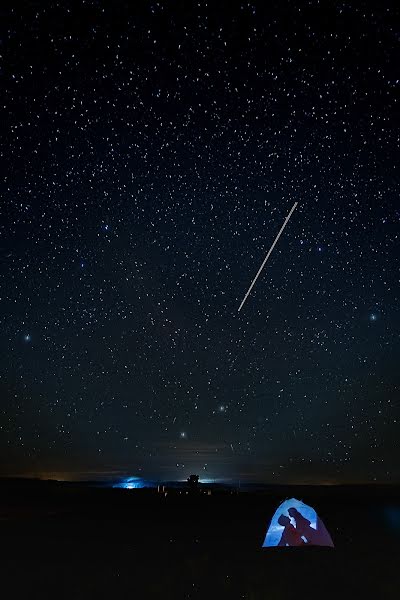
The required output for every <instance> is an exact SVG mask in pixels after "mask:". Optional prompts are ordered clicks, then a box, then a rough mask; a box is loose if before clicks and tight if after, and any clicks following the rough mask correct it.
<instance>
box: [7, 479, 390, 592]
mask: <svg viewBox="0 0 400 600" xmlns="http://www.w3.org/2000/svg"><path fill="white" fill-rule="evenodd" d="M0 492H1V499H0V529H1V562H0V570H1V591H2V597H3V598H7V600H8V599H14V598H24V599H31V598H41V599H45V598H57V599H64V598H68V599H74V600H78V599H85V600H86V599H90V598H95V599H97V600H100V599H103V598H104V599H111V598H127V597H128V598H174V599H177V600H178V599H180V598H202V599H203V598H204V599H209V598H216V599H223V598H229V599H236V598H246V599H248V600H253V599H254V600H255V599H265V600H274V599H281V598H285V599H286V598H296V599H297V598H335V600H336V599H337V598H357V599H358V598H377V599H386V598H393V599H394V598H396V600H397V599H398V598H400V517H399V515H400V490H399V489H398V488H365V487H362V488H361V487H360V488H353V489H351V488H333V487H328V488H303V489H295V488H286V489H283V488H282V489H275V490H271V491H270V492H268V493H264V494H256V493H253V494H248V493H243V494H240V495H232V494H214V495H212V496H206V495H202V496H199V497H193V498H191V497H188V496H185V495H170V496H168V497H166V498H164V497H161V496H158V495H156V494H155V493H154V492H146V491H141V490H140V491H136V490H134V491H128V490H114V489H85V488H80V489H78V488H74V487H71V486H68V487H66V486H55V485H52V486H47V487H46V486H45V484H44V485H43V486H42V487H41V486H36V487H35V486H23V485H20V486H19V487H17V488H15V487H13V486H11V487H10V486H9V485H6V486H4V485H3V486H0ZM292 496H294V497H297V498H298V499H302V500H303V501H304V502H306V503H308V504H310V505H312V506H313V507H314V508H315V509H316V510H317V512H318V513H319V515H320V517H321V518H322V519H323V520H324V522H325V525H326V526H327V528H328V529H329V531H330V533H331V535H332V537H333V540H334V542H335V545H336V548H335V549H333V550H332V549H329V548H301V549H296V548H291V549H290V548H286V549H283V548H279V549H278V548H276V549H261V544H262V542H263V539H264V536H265V532H266V529H267V526H268V522H269V519H270V518H271V517H272V514H273V512H274V511H275V509H276V508H277V506H278V504H279V503H280V501H281V500H283V499H285V498H287V497H292Z"/></svg>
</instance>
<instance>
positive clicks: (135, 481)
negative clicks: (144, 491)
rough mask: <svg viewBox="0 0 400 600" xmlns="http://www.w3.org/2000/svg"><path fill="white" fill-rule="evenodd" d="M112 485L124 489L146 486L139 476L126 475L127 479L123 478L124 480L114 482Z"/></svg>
mask: <svg viewBox="0 0 400 600" xmlns="http://www.w3.org/2000/svg"><path fill="white" fill-rule="evenodd" d="M113 487H115V488H122V489H124V490H139V489H141V488H144V487H146V482H145V481H144V480H143V479H141V478H140V477H128V478H127V479H124V481H121V482H120V483H116V484H115V485H114V486H113Z"/></svg>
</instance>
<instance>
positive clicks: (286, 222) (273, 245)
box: [238, 202, 298, 312]
mask: <svg viewBox="0 0 400 600" xmlns="http://www.w3.org/2000/svg"><path fill="white" fill-rule="evenodd" d="M297 205H298V202H295V203H294V204H293V206H292V208H291V211H290V213H289V214H288V216H287V217H286V219H285V222H284V223H283V225H282V227H281V228H280V230H279V233H278V235H277V236H276V238H275V239H274V243H273V244H272V246H271V248H270V249H269V250H268V254H267V256H266V257H265V258H264V261H263V263H262V265H261V267H260V268H259V269H258V272H257V275H256V276H255V277H254V279H253V281H252V283H251V286H250V287H249V289H248V290H247V292H246V295H245V297H244V298H243V300H242V302H241V304H240V306H239V308H238V312H240V310H241V308H242V306H243V304H244V303H245V302H246V300H247V297H248V295H249V294H250V292H251V290H252V289H253V286H254V284H255V282H256V281H257V279H258V276H259V275H260V273H261V271H262V270H263V268H264V266H265V263H266V262H267V260H268V259H269V257H270V255H271V252H272V250H273V249H274V248H275V244H276V243H277V241H278V240H279V238H280V237H281V235H282V232H283V230H284V229H285V227H286V225H287V224H288V221H289V219H290V217H291V216H292V214H293V211H294V209H295V208H296V206H297Z"/></svg>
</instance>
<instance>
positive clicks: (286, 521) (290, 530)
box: [262, 498, 334, 548]
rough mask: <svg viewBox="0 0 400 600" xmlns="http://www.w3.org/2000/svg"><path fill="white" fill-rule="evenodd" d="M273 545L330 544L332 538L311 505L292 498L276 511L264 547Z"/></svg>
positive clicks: (331, 544)
mask: <svg viewBox="0 0 400 600" xmlns="http://www.w3.org/2000/svg"><path fill="white" fill-rule="evenodd" d="M273 546H330V547H331V548H333V547H334V546H333V542H332V538H331V536H330V535H329V533H328V531H327V529H326V527H325V525H324V524H323V522H322V521H321V519H320V518H319V517H318V515H317V513H316V512H315V510H314V509H313V508H311V506H307V504H304V503H303V502H300V500H296V499H295V498H292V499H291V500H285V502H282V504H281V505H280V506H279V508H278V510H276V511H275V514H274V516H273V517H272V520H271V523H270V526H269V527H268V531H267V535H266V536H265V540H264V543H263V545H262V547H263V548H270V547H273Z"/></svg>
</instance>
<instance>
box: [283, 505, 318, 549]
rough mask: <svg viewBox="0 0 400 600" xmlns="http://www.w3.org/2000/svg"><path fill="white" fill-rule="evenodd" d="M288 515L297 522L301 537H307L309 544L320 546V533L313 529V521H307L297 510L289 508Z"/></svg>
mask: <svg viewBox="0 0 400 600" xmlns="http://www.w3.org/2000/svg"><path fill="white" fill-rule="evenodd" d="M288 513H289V515H290V516H291V517H292V518H293V519H294V520H295V521H296V530H297V531H298V533H299V535H300V537H301V536H303V537H305V538H306V540H307V543H308V544H315V545H319V544H320V543H321V540H320V539H319V538H320V535H319V533H318V531H317V530H316V529H314V527H311V521H309V520H308V519H306V518H305V517H304V516H303V515H302V514H301V512H299V511H298V510H297V508H294V507H292V508H289V510H288Z"/></svg>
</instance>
